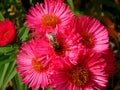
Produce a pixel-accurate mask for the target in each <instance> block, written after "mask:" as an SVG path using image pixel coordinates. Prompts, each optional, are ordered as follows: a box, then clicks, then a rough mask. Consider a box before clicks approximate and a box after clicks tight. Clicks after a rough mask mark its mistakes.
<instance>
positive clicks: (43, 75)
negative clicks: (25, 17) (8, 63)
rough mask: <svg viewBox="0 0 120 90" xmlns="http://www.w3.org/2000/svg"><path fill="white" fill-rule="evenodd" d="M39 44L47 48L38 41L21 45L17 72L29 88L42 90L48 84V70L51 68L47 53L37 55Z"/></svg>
mask: <svg viewBox="0 0 120 90" xmlns="http://www.w3.org/2000/svg"><path fill="white" fill-rule="evenodd" d="M40 42H41V43H42V44H43V45H45V46H46V48H47V45H46V44H45V43H44V42H42V41H40V40H39V39H35V40H30V41H29V42H27V43H25V44H23V45H22V47H21V48H22V50H20V51H19V52H18V55H17V65H18V66H17V71H18V72H19V74H20V77H22V78H23V80H22V81H23V82H24V83H25V84H29V87H32V88H39V87H42V88H43V89H44V88H46V87H47V86H48V84H49V83H50V80H49V74H50V73H52V71H51V69H50V68H52V66H51V59H50V58H48V56H47V55H46V54H45V53H47V52H45V53H44V52H40V53H38V52H39V51H38V50H39V49H37V48H39V45H40ZM41 47H42V45H41ZM44 49H45V48H44ZM47 49H48V48H47ZM41 50H42V49H41ZM44 54H45V55H44Z"/></svg>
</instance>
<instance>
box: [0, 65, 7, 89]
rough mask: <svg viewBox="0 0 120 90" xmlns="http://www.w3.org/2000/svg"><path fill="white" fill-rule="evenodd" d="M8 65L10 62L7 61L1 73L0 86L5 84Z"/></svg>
mask: <svg viewBox="0 0 120 90" xmlns="http://www.w3.org/2000/svg"><path fill="white" fill-rule="evenodd" d="M8 66H9V63H6V64H5V65H4V66H3V67H2V68H3V72H2V73H1V76H0V85H1V86H0V87H2V86H4V84H3V80H4V77H5V74H6V72H7V69H8Z"/></svg>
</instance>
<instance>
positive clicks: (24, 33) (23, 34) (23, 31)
mask: <svg viewBox="0 0 120 90" xmlns="http://www.w3.org/2000/svg"><path fill="white" fill-rule="evenodd" d="M18 36H19V38H20V40H21V41H22V42H25V41H27V40H28V38H29V30H28V29H27V28H26V27H25V26H23V27H21V28H20V29H19V30H18Z"/></svg>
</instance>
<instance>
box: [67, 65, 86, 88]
mask: <svg viewBox="0 0 120 90" xmlns="http://www.w3.org/2000/svg"><path fill="white" fill-rule="evenodd" d="M68 78H69V80H70V81H71V82H72V83H74V84H75V85H77V86H83V85H85V84H86V83H87V82H88V71H87V70H86V68H85V67H83V66H80V67H75V68H73V69H72V70H71V71H69V72H68Z"/></svg>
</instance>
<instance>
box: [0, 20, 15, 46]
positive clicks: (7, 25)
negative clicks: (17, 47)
mask: <svg viewBox="0 0 120 90" xmlns="http://www.w3.org/2000/svg"><path fill="white" fill-rule="evenodd" d="M14 37H15V25H14V23H13V22H12V21H10V20H9V19H6V20H4V21H0V46H5V45H7V44H8V43H10V42H12V41H13V39H14Z"/></svg>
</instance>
